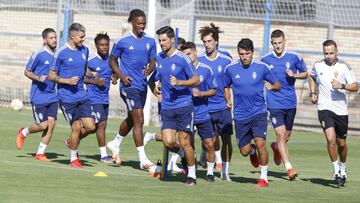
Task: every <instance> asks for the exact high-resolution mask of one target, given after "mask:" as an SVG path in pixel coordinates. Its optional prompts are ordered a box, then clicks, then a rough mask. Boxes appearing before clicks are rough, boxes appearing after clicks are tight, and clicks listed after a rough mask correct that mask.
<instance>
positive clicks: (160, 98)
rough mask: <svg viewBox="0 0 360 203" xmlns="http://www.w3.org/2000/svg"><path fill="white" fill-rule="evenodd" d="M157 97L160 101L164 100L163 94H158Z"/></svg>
mask: <svg viewBox="0 0 360 203" xmlns="http://www.w3.org/2000/svg"><path fill="white" fill-rule="evenodd" d="M156 98H157V100H158V102H159V103H161V102H162V95H161V94H158V95H156Z"/></svg>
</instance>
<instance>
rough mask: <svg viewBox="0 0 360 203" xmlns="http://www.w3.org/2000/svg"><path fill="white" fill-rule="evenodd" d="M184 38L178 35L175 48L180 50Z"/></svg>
mask: <svg viewBox="0 0 360 203" xmlns="http://www.w3.org/2000/svg"><path fill="white" fill-rule="evenodd" d="M185 42H186V41H185V39H184V38H182V37H178V41H177V43H178V44H177V49H179V50H181V47H182V46H183V45H184V44H185Z"/></svg>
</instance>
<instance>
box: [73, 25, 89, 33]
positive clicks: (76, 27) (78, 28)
mask: <svg viewBox="0 0 360 203" xmlns="http://www.w3.org/2000/svg"><path fill="white" fill-rule="evenodd" d="M73 31H75V32H85V31H86V29H85V27H84V26H83V25H81V24H80V23H73V24H71V25H70V28H69V33H70V32H73Z"/></svg>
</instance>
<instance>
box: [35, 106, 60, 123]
mask: <svg viewBox="0 0 360 203" xmlns="http://www.w3.org/2000/svg"><path fill="white" fill-rule="evenodd" d="M32 110H33V116H34V119H35V122H36V124H39V123H42V122H45V121H47V120H48V117H52V118H55V120H56V119H57V111H58V103H57V102H53V103H49V104H32Z"/></svg>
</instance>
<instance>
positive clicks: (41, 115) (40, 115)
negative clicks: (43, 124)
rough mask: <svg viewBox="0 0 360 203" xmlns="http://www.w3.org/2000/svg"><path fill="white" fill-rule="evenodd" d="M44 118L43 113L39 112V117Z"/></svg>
mask: <svg viewBox="0 0 360 203" xmlns="http://www.w3.org/2000/svg"><path fill="white" fill-rule="evenodd" d="M43 118H44V116H43V114H42V113H39V119H40V120H41V121H42V119H43Z"/></svg>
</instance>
